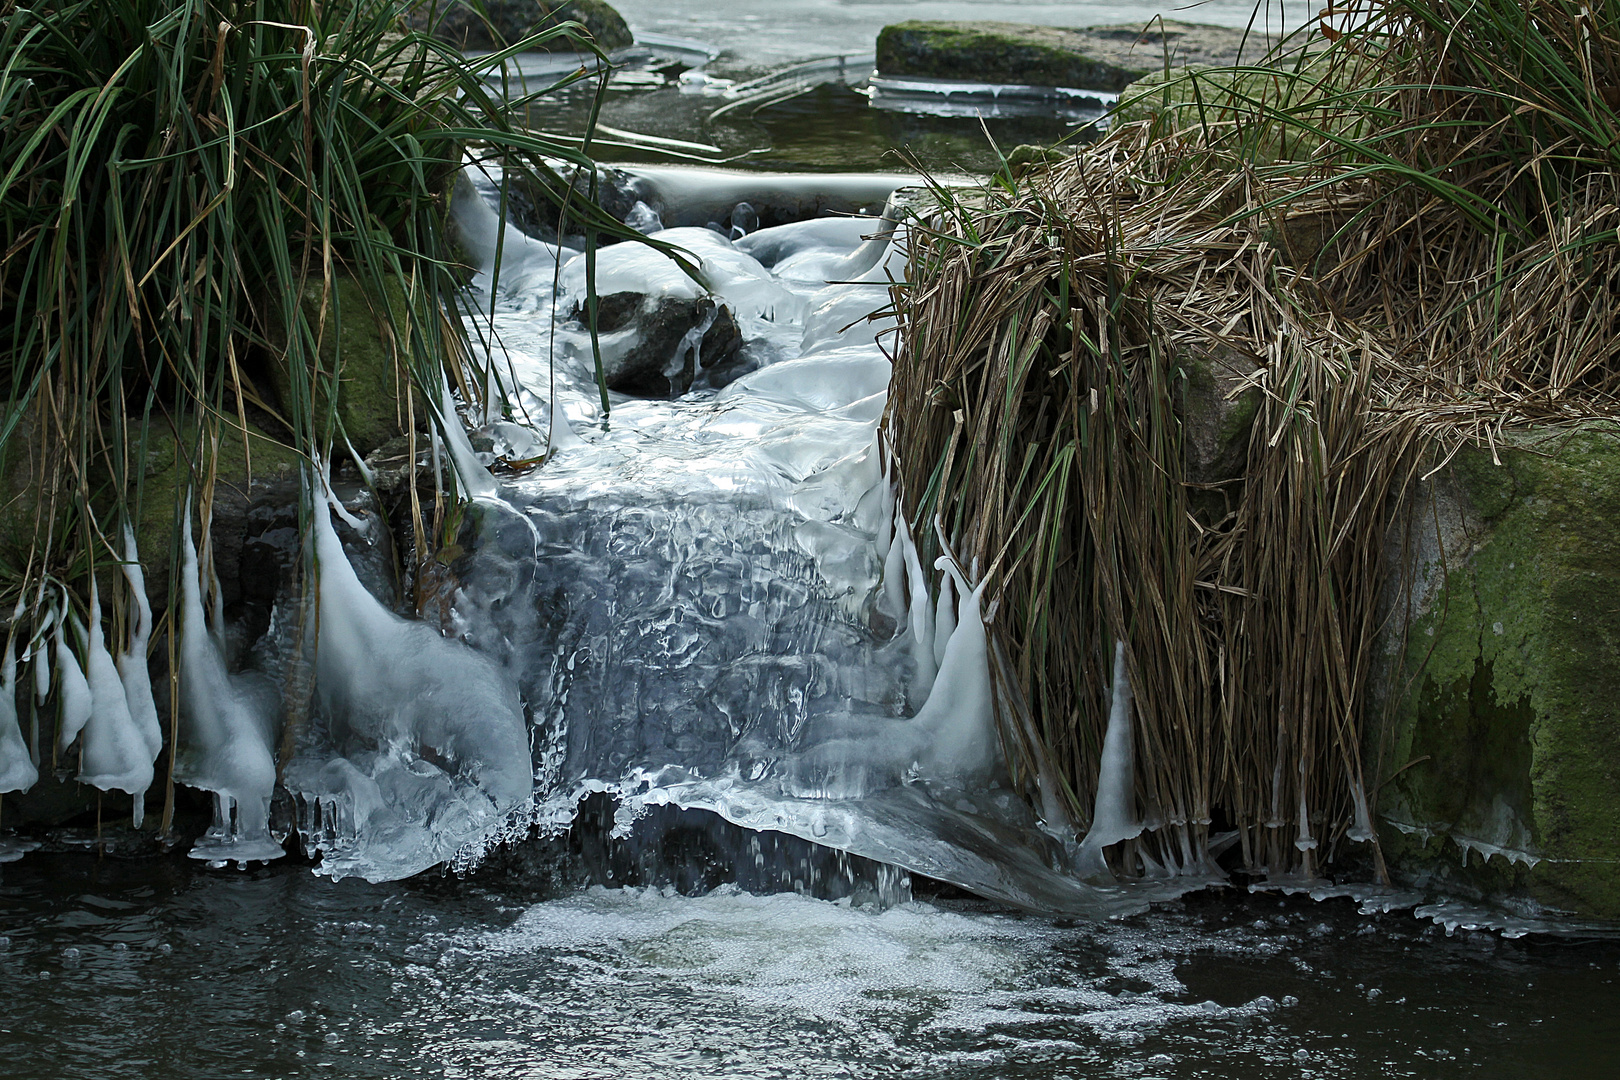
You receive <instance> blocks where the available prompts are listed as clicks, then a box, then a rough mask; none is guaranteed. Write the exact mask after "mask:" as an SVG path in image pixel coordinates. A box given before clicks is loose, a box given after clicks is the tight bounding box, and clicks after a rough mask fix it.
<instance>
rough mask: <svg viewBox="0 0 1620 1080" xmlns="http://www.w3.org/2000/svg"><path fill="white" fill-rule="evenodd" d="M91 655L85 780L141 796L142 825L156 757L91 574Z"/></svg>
mask: <svg viewBox="0 0 1620 1080" xmlns="http://www.w3.org/2000/svg"><path fill="white" fill-rule="evenodd" d="M85 654H86V656H87V657H88V660H89V669H90V673H89V680H88V681H89V684H90V717H89V719H88V720H87V721H86V722H85V725H84V738H83V741H82V742H81V743H80V746H79V782H80V783H84V784H89V785H90V786H91V787H95V788H100V789H101V790H102V791H124V792H128V793H129V794H130V795H132V796H134V798H135V814H134V819H135V825H136V826H137V827H139V826H140V823H141V818H142V817H143V813H142V804H143V802H144V801H145V796H146V789H147V788H149V787H151V786H152V762H153V760H154V758H155V757H156V755H155V754H151V753H149V752H148V750H147V743H146V736H145V734H144V733H143V732H142V731H141V729H140V728H139V727H138V726H137V725H136V723H135V718H134V717H133V716H131V715H130V712H129V699H128V698H127V697H126V696H125V694H124V683H123V680H121V679H120V678H119V676H118V665H117V664H116V663H114V662H113V658H112V654H111V653H109V652H108V651H107V644H106V641H105V639H104V638H103V637H102V633H101V594H100V592H99V590H98V589H97V586H96V579H95V574H94V573H92V574H91V576H90V630H89V639H88V642H87V644H86V646H85Z"/></svg>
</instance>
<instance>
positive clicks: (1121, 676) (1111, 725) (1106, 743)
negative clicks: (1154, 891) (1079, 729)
mask: <svg viewBox="0 0 1620 1080" xmlns="http://www.w3.org/2000/svg"><path fill="white" fill-rule="evenodd" d="M1132 742H1133V739H1132V735H1131V677H1130V671H1129V667H1128V665H1127V664H1126V657H1125V642H1124V641H1116V642H1115V643H1114V688H1113V698H1112V701H1111V703H1110V705H1109V708H1108V729H1107V731H1106V732H1105V733H1104V734H1103V748H1102V758H1101V760H1100V762H1099V764H1098V767H1097V798H1096V801H1095V802H1094V803H1093V805H1092V811H1091V828H1090V829H1088V830H1087V831H1086V837H1085V839H1084V840H1082V841H1081V842H1080V850H1079V853H1078V860H1079V863H1080V869H1081V872H1082V873H1083V874H1084V876H1085V877H1086V878H1087V879H1088V880H1091V879H1103V878H1111V877H1112V876H1113V875H1112V873H1111V872H1110V871H1109V869H1108V863H1107V861H1106V860H1105V859H1104V858H1103V849H1104V848H1107V847H1109V846H1110V845H1113V844H1117V843H1119V842H1120V841H1121V840H1130V839H1132V838H1133V837H1137V836H1140V835H1141V834H1142V828H1143V826H1142V822H1141V821H1140V820H1139V819H1138V818H1137V816H1136V794H1135V780H1134V776H1135V769H1136V755H1135V753H1134V752H1133V747H1132Z"/></svg>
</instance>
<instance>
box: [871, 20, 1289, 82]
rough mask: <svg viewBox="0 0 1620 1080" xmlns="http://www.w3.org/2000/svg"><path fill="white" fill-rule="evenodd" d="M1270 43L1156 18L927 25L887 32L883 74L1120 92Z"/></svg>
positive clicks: (1250, 54) (1253, 52)
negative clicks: (1145, 22) (1167, 72)
mask: <svg viewBox="0 0 1620 1080" xmlns="http://www.w3.org/2000/svg"><path fill="white" fill-rule="evenodd" d="M1268 44H1269V42H1268V41H1267V40H1266V39H1264V38H1262V37H1259V36H1256V35H1249V36H1248V38H1247V43H1246V44H1245V35H1244V34H1243V32H1242V31H1241V30H1230V29H1227V28H1226V27H1220V26H1203V25H1199V24H1197V23H1180V22H1168V21H1166V22H1164V23H1162V24H1161V23H1160V22H1158V21H1157V20H1155V22H1154V23H1153V25H1151V26H1148V27H1142V26H1098V27H1091V28H1088V29H1084V30H1068V29H1063V28H1060V27H1054V26H1028V25H1025V24H1022V23H1007V22H928V21H922V20H912V21H910V22H902V23H895V24H894V25H892V26H885V27H884V28H883V30H882V31H881V32H880V33H879V34H878V40H877V70H878V74H879V75H884V76H889V77H905V76H911V77H922V78H933V79H958V80H963V81H970V82H989V83H1003V84H1011V85H1020V86H1062V87H1069V88H1072V89H1077V90H1097V91H1102V92H1105V93H1118V92H1119V91H1121V90H1124V89H1125V88H1126V87H1127V86H1129V85H1130V84H1131V83H1132V82H1134V81H1136V80H1138V79H1140V78H1142V77H1143V76H1144V75H1146V74H1148V73H1149V72H1151V71H1155V70H1163V69H1164V68H1165V67H1167V66H1168V67H1180V66H1183V65H1185V64H1189V63H1203V64H1209V63H1223V64H1231V63H1236V62H1237V61H1238V59H1239V56H1240V52H1241V54H1242V56H1244V57H1247V58H1249V59H1251V60H1252V59H1255V58H1257V57H1259V56H1260V55H1261V54H1262V53H1264V51H1265V49H1266V47H1267V45H1268Z"/></svg>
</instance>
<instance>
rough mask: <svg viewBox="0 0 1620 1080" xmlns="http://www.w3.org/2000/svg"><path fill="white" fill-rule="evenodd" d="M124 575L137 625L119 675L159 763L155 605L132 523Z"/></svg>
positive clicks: (126, 528) (160, 739)
mask: <svg viewBox="0 0 1620 1080" xmlns="http://www.w3.org/2000/svg"><path fill="white" fill-rule="evenodd" d="M124 578H125V580H126V581H128V582H129V591H130V595H131V596H133V597H134V600H135V624H134V626H132V627H131V628H130V634H129V647H128V648H127V649H125V650H124V651H123V652H122V653H120V654H119V656H118V676H119V678H120V679H122V680H123V683H124V697H125V699H126V700H128V702H129V714H130V716H131V717H133V718H134V720H135V726H136V727H138V728H139V729H140V732H141V737H142V738H144V739H145V740H146V749H147V750H148V752H150V753H151V755H152V760H153V761H154V762H155V761H156V760H157V756H158V754H159V753H160V752H162V750H163V721H162V720H160V719H159V718H158V712H157V702H156V701H154V700H153V698H152V676H151V673H150V671H149V670H148V668H147V666H146V649H147V646H148V645H149V644H150V642H151V640H152V605H151V602H150V601H148V600H147V598H146V574H145V573H144V572H143V571H142V570H141V561H140V552H139V551H137V550H136V547H135V533H134V531H133V530H132V529H130V527H129V526H128V525H125V526H124Z"/></svg>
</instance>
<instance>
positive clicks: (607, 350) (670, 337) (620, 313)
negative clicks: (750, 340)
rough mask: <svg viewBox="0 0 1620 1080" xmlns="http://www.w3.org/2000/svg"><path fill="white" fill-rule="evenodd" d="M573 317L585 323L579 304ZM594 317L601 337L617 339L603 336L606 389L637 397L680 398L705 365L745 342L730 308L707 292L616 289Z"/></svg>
mask: <svg viewBox="0 0 1620 1080" xmlns="http://www.w3.org/2000/svg"><path fill="white" fill-rule="evenodd" d="M574 317H575V318H576V319H578V320H579V321H580V322H581V323H583V322H585V320H586V312H585V311H584V310H583V309H582V308H580V309H576V310H575V312H574ZM596 322H597V332H598V333H599V334H600V335H601V336H602V337H604V338H616V339H618V340H615V341H604V348H603V352H602V364H603V376H604V378H605V379H606V381H607V385H608V389H610V390H616V391H618V392H619V393H621V394H630V395H632V396H634V397H646V398H674V397H680V396H681V395H682V394H684V393H686V392H687V391H688V390H690V389H691V388H692V383H693V380H694V379H696V378H697V376H698V372H699V371H700V370H701V369H704V368H711V367H716V366H720V365H723V364H726V363H727V362H728V361H730V360H731V359H732V357H733V356H734V355H735V354H736V352H737V350H738V349H739V348H740V347H741V346H742V334H741V332H740V331H739V330H738V328H737V323H736V320H735V319H734V318H733V317H732V314H731V310H730V309H729V308H727V307H725V306H724V305H721V304H717V303H716V302H715V301H714V299H713V298H712V297H708V296H699V297H696V298H694V299H685V298H680V297H670V296H657V297H654V296H647V295H645V294H642V293H637V292H620V293H612V294H610V295H608V296H604V297H601V298H600V299H599V300H598V301H597V317H596ZM694 333H695V334H698V335H700V336H699V338H698V341H697V347H696V348H695V349H694V348H693V347H692V342H691V338H692V336H693V335H694Z"/></svg>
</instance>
